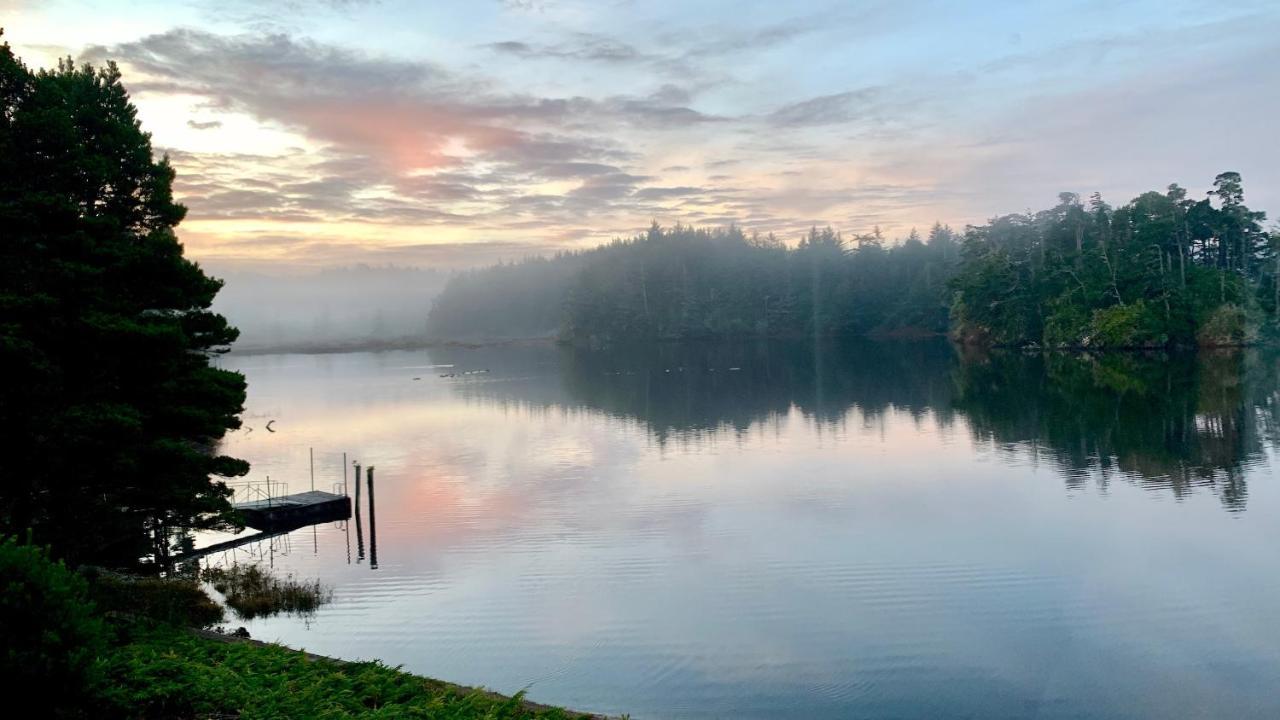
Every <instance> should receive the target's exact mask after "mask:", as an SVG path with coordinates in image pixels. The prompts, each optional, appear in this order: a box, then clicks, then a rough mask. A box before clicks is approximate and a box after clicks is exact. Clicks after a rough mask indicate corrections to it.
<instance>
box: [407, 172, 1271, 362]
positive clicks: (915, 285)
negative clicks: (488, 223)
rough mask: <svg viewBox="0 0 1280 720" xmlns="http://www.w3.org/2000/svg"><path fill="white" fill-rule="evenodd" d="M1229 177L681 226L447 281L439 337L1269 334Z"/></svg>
mask: <svg viewBox="0 0 1280 720" xmlns="http://www.w3.org/2000/svg"><path fill="white" fill-rule="evenodd" d="M1264 220H1265V215H1264V213H1262V212H1257V211H1254V210H1251V209H1249V208H1248V207H1247V206H1246V205H1245V203H1244V189H1243V184H1242V181H1241V177H1240V175H1239V174H1238V173H1234V172H1224V173H1222V174H1220V175H1218V176H1217V177H1216V178H1215V179H1214V181H1213V189H1212V190H1211V191H1209V192H1208V193H1206V195H1205V196H1204V197H1203V198H1201V199H1192V198H1191V197H1189V195H1188V192H1187V191H1186V190H1185V189H1183V188H1182V187H1179V186H1178V185H1176V184H1173V185H1170V186H1169V187H1168V188H1167V190H1165V191H1164V192H1159V191H1151V192H1146V193H1143V194H1142V195H1139V196H1138V197H1137V198H1134V199H1133V200H1131V201H1130V202H1128V203H1126V204H1125V205H1122V206H1120V207H1112V206H1111V205H1109V204H1108V203H1107V202H1106V201H1104V200H1103V198H1102V197H1101V196H1100V195H1099V194H1097V193H1095V194H1093V195H1092V196H1091V197H1090V198H1089V199H1088V201H1087V202H1085V201H1082V200H1081V198H1080V196H1079V195H1077V194H1075V193H1062V194H1060V195H1059V196H1058V203H1057V205H1055V206H1053V207H1052V208H1049V209H1046V210H1043V211H1040V212H1037V213H1022V214H1012V215H1004V216H1002V217H998V218H995V219H993V220H991V221H990V222H988V223H987V224H985V225H980V226H970V227H968V228H966V230H965V231H964V232H963V233H958V232H956V231H954V230H952V229H951V228H950V227H949V226H945V225H942V224H935V225H934V226H933V228H932V229H930V230H929V232H928V234H927V235H925V236H923V237H922V236H921V235H920V234H919V233H918V232H916V231H915V230H912V231H911V233H910V235H909V236H908V237H906V238H905V239H902V240H900V241H898V242H888V241H886V239H885V238H884V237H883V235H882V234H881V232H880V231H879V229H876V230H875V231H873V232H871V233H868V234H855V235H853V236H851V237H846V236H844V235H843V234H841V233H839V232H836V231H835V230H833V229H832V228H829V227H828V228H822V229H819V228H817V227H813V228H811V229H810V230H809V231H808V233H807V234H805V235H804V236H803V237H801V238H800V240H799V242H797V243H794V244H791V245H789V244H787V243H785V242H784V241H783V240H782V239H781V238H778V237H777V236H775V235H773V234H769V235H760V234H756V233H752V234H747V233H745V232H744V231H743V230H742V229H741V228H739V227H736V226H730V227H728V228H718V229H701V228H693V227H688V226H683V225H676V226H675V227H672V228H662V227H659V226H658V225H657V223H654V224H653V225H652V226H651V227H650V228H649V230H648V231H647V232H646V233H643V234H640V235H637V236H635V237H633V238H630V239H625V240H624V239H619V240H615V241H613V242H612V243H609V244H607V245H602V246H600V247H598V248H595V249H592V250H586V251H581V252H569V253H562V254H558V255H556V256H554V257H552V258H541V257H538V258H530V259H526V260H523V261H521V262H517V263H509V264H499V265H496V266H493V267H490V268H486V269H482V270H476V271H472V272H468V273H464V274H461V275H458V276H456V277H455V278H453V280H452V281H451V282H450V283H449V284H448V285H447V286H446V288H445V290H444V292H443V293H442V294H441V295H440V297H439V298H437V300H436V302H435V305H434V307H433V308H432V310H431V314H430V318H429V323H428V324H429V328H430V331H431V332H432V334H433V335H435V336H437V337H452V338H456V337H467V336H470V337H487V338H494V337H518V336H526V337H527V336H531V335H552V334H554V335H557V336H559V337H560V338H562V339H564V340H566V341H569V342H573V343H581V344H597V345H598V344H609V343H616V342H622V341H628V340H652V339H659V340H682V339H695V338H746V337H757V338H759V337H802V336H812V335H823V336H843V335H873V336H874V335H888V336H893V335H920V334H943V333H950V334H951V335H952V336H953V337H955V338H956V339H958V340H961V341H964V342H966V343H974V344H982V345H995V346H1024V347H1051V348H1104V347H1105V348H1155V347H1174V346H1230V345H1243V344H1249V343H1252V342H1255V341H1257V340H1259V339H1261V338H1266V337H1271V336H1273V335H1274V334H1275V332H1276V318H1277V310H1278V309H1280V284H1278V283H1277V277H1278V276H1280V253H1278V252H1277V248H1278V247H1280V233H1277V232H1271V233H1267V232H1266V231H1264V229H1263V225H1262V223H1263V222H1264Z"/></svg>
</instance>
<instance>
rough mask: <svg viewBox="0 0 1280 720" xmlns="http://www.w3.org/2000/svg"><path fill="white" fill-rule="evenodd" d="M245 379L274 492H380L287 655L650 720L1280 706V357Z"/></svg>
mask: <svg viewBox="0 0 1280 720" xmlns="http://www.w3.org/2000/svg"><path fill="white" fill-rule="evenodd" d="M229 361H231V362H233V363H236V364H235V367H237V368H238V369H242V370H243V371H244V372H245V373H246V375H247V377H248V380H249V384H250V388H251V391H250V407H249V410H248V413H247V417H246V422H247V423H249V424H251V425H252V424H255V423H257V424H260V423H262V422H264V421H265V420H266V419H277V420H278V422H277V424H276V426H275V427H276V429H277V430H278V432H275V433H270V434H268V433H252V434H249V433H236V434H234V435H233V436H232V437H231V438H230V439H229V440H228V448H227V451H228V452H230V453H232V454H235V455H237V456H240V457H245V458H246V459H248V460H249V461H250V462H251V463H252V464H253V466H254V472H255V473H256V474H258V475H263V474H270V475H271V476H272V477H281V478H292V477H306V476H307V473H308V471H309V464H308V460H309V452H308V448H311V447H315V448H316V450H317V453H316V473H317V482H318V483H319V484H320V485H321V486H323V485H324V484H325V483H326V482H328V481H329V480H332V481H333V482H335V483H336V482H339V481H340V480H341V479H342V475H343V473H342V470H343V468H344V467H349V465H348V463H346V462H345V461H343V460H341V458H342V452H349V453H350V455H349V458H359V459H360V460H361V462H362V463H365V464H376V465H377V467H378V470H377V479H376V482H375V483H374V488H373V489H376V498H377V501H378V502H377V503H376V511H375V503H374V496H375V492H373V491H371V488H370V485H369V482H368V475H367V473H366V475H365V476H364V477H363V479H362V478H361V477H360V476H359V475H357V478H356V483H355V487H353V488H350V489H351V490H352V494H353V500H355V497H354V495H355V494H356V493H357V492H358V493H359V506H358V510H357V512H356V520H357V524H356V527H355V534H356V541H355V545H356V549H355V553H354V554H355V556H356V564H350V565H349V564H348V563H347V562H346V561H345V560H346V558H347V557H348V553H349V541H348V538H347V528H346V527H342V528H337V527H329V526H320V527H319V528H312V529H310V531H309V535H310V536H308V537H306V538H305V540H306V543H305V544H306V550H307V551H306V552H277V553H275V554H274V555H273V557H272V559H271V562H274V563H275V564H276V565H277V567H278V568H279V569H280V570H281V571H282V572H287V573H293V574H295V575H296V576H298V577H304V578H318V579H321V580H322V581H324V582H325V583H326V584H332V585H333V586H334V588H335V599H334V602H333V603H332V604H330V605H327V606H325V607H324V608H322V609H321V610H320V611H319V612H318V613H317V615H316V617H315V618H314V620H313V621H312V622H311V623H310V624H307V623H300V622H298V621H297V620H296V619H290V618H266V619H255V620H253V621H247V627H248V628H249V630H250V631H251V632H252V633H253V635H254V637H258V638H262V639H267V640H273V639H278V640H281V641H284V642H286V643H289V644H292V645H296V646H301V647H306V648H307V649H308V650H311V651H313V652H319V653H321V654H327V655H335V656H342V657H350V658H372V657H377V658H380V659H382V660H384V661H387V662H389V663H392V664H404V666H405V667H406V668H408V669H411V670H413V671H415V672H420V673H423V674H427V675H432V676H436V677H444V678H448V679H450V680H455V681H459V682H463V683H467V684H483V685H486V686H489V687H492V688H494V689H497V690H500V691H503V692H516V691H519V690H521V689H522V688H529V689H530V697H532V698H533V699H535V700H538V701H542V702H548V703H555V704H563V705H568V706H571V707H580V708H584V709H590V710H597V711H600V712H605V713H613V714H620V713H624V712H625V713H631V714H632V716H633V717H653V718H665V717H698V718H718V717H735V718H769V720H777V719H778V718H797V719H799V718H806V719H807V718H812V717H849V716H854V717H867V718H900V717H983V718H1023V717H1028V716H1032V715H1034V716H1036V717H1042V718H1050V717H1052V718H1069V717H1070V718H1082V717H1083V718H1115V719H1116V720H1119V719H1120V718H1150V719H1151V720H1155V719H1156V718H1166V717H1183V716H1188V715H1198V716H1203V717H1215V716H1216V717H1251V718H1252V717H1257V718H1269V717H1280V699H1277V698H1276V697H1275V693H1274V692H1273V690H1272V689H1273V688H1274V687H1275V686H1276V683H1278V682H1280V650H1277V648H1280V626H1277V625H1276V624H1275V623H1274V622H1273V620H1272V617H1273V615H1274V612H1273V610H1274V607H1275V604H1276V602H1277V601H1280V560H1277V559H1276V557H1275V554H1274V553H1273V552H1271V551H1270V548H1272V547H1275V545H1276V544H1277V543H1280V524H1277V523H1275V522H1274V518H1275V517H1276V515H1277V513H1280V493H1278V492H1276V490H1277V489H1278V488H1280V486H1277V485H1276V484H1275V482H1274V481H1273V473H1272V464H1271V463H1270V462H1269V460H1270V457H1271V454H1272V448H1274V446H1275V443H1276V439H1277V432H1276V429H1277V427H1280V423H1278V422H1277V402H1276V392H1275V389H1276V364H1275V358H1274V356H1273V355H1269V354H1266V353H1261V352H1247V353H1234V354H1223V355H1205V356H1201V357H1192V356H1176V355H1175V356H1167V357H1166V356H1146V357H1139V356H1121V355H1107V356H1095V357H1090V356H1071V357H1068V356H1058V355H1055V356H1044V357H1042V356H1034V355H1032V356H1025V355H1021V354H1008V353H992V354H986V355H980V354H966V353H962V352H960V351H958V350H957V349H955V348H953V347H951V346H949V345H947V344H945V343H912V344H899V345H891V344H888V345H887V344H864V343H820V344H818V345H813V344H811V343H804V344H785V343H783V344H770V343H764V344H739V345H729V346H726V345H719V346H715V345H684V346H675V345H669V346H655V347H648V348H640V349H626V350H618V351H613V352H608V353H584V352H577V351H574V350H571V349H568V348H558V347H555V346H552V345H530V346H519V345H513V346H505V347H491V348H478V349H467V348H440V349H432V350H428V351H419V352H394V353H353V354H346V355H332V356H274V357H247V358H230V359H229ZM442 376H447V377H442ZM362 469H365V470H367V467H364V468H362ZM1064 481H1065V483H1066V486H1065V487H1064ZM1246 483H1247V490H1248V492H1247V493H1246ZM1246 502H1247V505H1248V512H1239V510H1240V509H1241V508H1243V507H1245V504H1246ZM1223 507H1226V508H1227V509H1228V510H1230V511H1231V512H1222V508H1223ZM375 529H376V531H377V535H376V538H375V535H374V532H373V531H374V530H375ZM316 532H318V545H319V552H318V553H313V552H311V549H312V547H313V546H312V542H313V538H314V537H315V535H313V534H311V533H316ZM301 540H302V538H300V542H299V543H297V544H295V547H297V548H299V549H301V545H302V543H301ZM379 545H380V546H381V547H379ZM1224 548H1229V549H1230V551H1229V552H1224V550H1223V549H1224ZM284 549H285V550H288V548H287V547H286V548H284ZM376 551H381V552H380V553H377V552H376ZM375 554H377V557H376V558H375V557H374V555H375ZM374 564H376V565H377V566H378V569H377V572H370V569H371V566H372V565H374ZM1188 708H1190V709H1192V712H1188Z"/></svg>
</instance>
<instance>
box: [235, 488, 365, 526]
mask: <svg viewBox="0 0 1280 720" xmlns="http://www.w3.org/2000/svg"><path fill="white" fill-rule="evenodd" d="M232 507H234V508H235V509H236V510H238V511H239V512H240V514H241V516H243V517H244V524H245V525H248V526H249V527H251V528H255V529H258V530H277V529H280V528H291V527H302V526H304V525H314V524H316V523H322V522H330V521H333V520H346V519H347V518H349V517H351V498H349V497H347V496H346V495H337V494H335V493H330V492H324V491H323V490H311V491H310V492H303V493H297V494H295V495H282V496H280V497H276V498H267V499H264V500H252V501H249V502H241V503H235V504H234V505H233V506H232Z"/></svg>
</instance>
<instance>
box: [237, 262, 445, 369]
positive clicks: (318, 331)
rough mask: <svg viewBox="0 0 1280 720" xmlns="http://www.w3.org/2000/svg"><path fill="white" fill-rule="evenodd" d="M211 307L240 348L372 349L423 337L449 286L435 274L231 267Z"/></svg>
mask: <svg viewBox="0 0 1280 720" xmlns="http://www.w3.org/2000/svg"><path fill="white" fill-rule="evenodd" d="M217 276H218V277H219V278H221V279H222V280H224V281H225V283H226V284H225V285H224V286H223V288H222V291H221V292H219V293H218V296H217V298H216V299H215V300H214V304H213V309H214V310H215V311H216V312H218V313H220V314H222V315H224V316H225V317H226V318H227V319H228V320H229V321H230V322H231V324H232V325H234V326H236V327H237V328H238V329H239V330H240V338H239V340H238V341H237V342H236V345H235V347H236V349H237V350H238V351H240V352H258V351H263V350H269V349H276V350H280V349H316V348H320V347H332V346H348V347H357V346H368V345H374V344H377V343H385V342H391V341H396V340H405V339H421V338H422V337H423V336H424V335H425V334H426V321H425V319H424V318H425V317H426V315H427V311H428V310H430V308H431V302H432V300H433V299H434V298H435V296H436V295H437V294H439V292H440V290H441V289H442V288H443V287H444V284H445V282H446V281H447V280H448V274H447V273H443V272H439V271H435V270H421V269H417V268H401V267H391V266H389V267H369V266H364V265H359V266H355V267H348V268H330V269H327V270H321V271H316V272H309V273H301V274H297V273H295V274H281V273H262V272H254V271H249V270H236V269H228V270H226V271H222V272H218V273H217Z"/></svg>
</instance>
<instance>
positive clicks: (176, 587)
mask: <svg viewBox="0 0 1280 720" xmlns="http://www.w3.org/2000/svg"><path fill="white" fill-rule="evenodd" d="M84 575H85V576H86V577H87V578H88V579H89V592H90V596H91V597H92V598H93V600H94V603H95V604H96V605H97V606H98V607H99V608H100V609H101V610H103V611H104V612H114V613H122V614H125V615H136V616H142V617H146V618H150V619H152V620H159V621H160V622H164V623H169V624H171V625H182V626H191V627H209V626H210V625H213V624H215V623H219V622H222V620H223V613H222V606H220V605H218V604H217V603H216V602H214V601H213V599H212V598H210V597H209V595H208V594H207V593H206V592H205V591H204V590H203V589H201V587H200V584H199V583H198V582H197V581H196V580H195V579H194V578H159V577H134V576H131V575H120V574H118V573H113V572H109V571H106V570H99V569H97V568H93V569H89V570H85V571H84Z"/></svg>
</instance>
